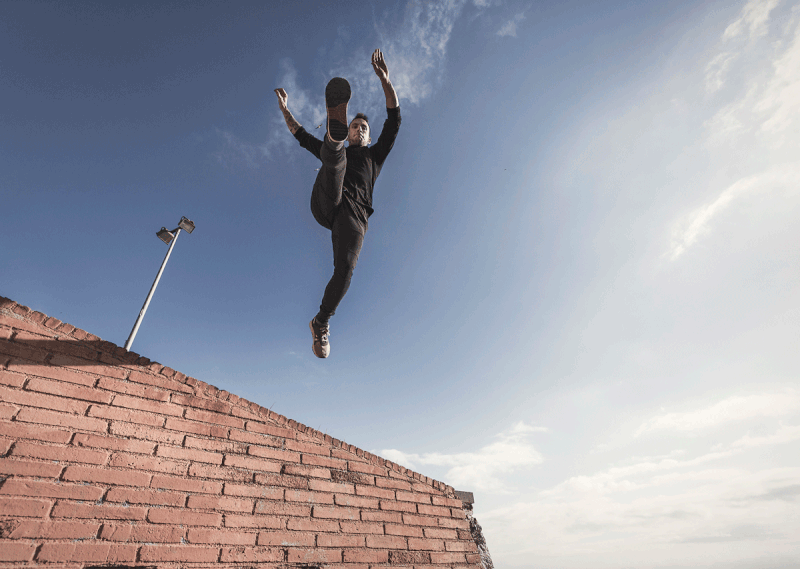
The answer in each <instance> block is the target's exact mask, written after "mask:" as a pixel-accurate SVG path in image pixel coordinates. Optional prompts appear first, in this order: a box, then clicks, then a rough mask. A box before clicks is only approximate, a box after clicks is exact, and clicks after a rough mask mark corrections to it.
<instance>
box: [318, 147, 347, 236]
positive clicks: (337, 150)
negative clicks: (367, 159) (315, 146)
mask: <svg viewBox="0 0 800 569" xmlns="http://www.w3.org/2000/svg"><path fill="white" fill-rule="evenodd" d="M319 155H320V159H321V160H322V166H320V168H319V173H318V174H317V179H316V180H315V181H314V188H313V189H312V190H311V213H312V214H313V215H314V219H316V220H317V223H319V224H320V225H321V226H322V227H324V228H326V229H331V227H332V226H333V218H334V217H335V216H336V211H337V210H338V209H339V206H340V205H341V203H342V183H343V182H344V173H345V170H346V169H347V155H346V154H345V149H344V143H342V142H339V143H335V142H333V141H331V140H330V139H329V138H328V136H327V135H325V141H324V142H323V143H322V149H321V150H320V152H319Z"/></svg>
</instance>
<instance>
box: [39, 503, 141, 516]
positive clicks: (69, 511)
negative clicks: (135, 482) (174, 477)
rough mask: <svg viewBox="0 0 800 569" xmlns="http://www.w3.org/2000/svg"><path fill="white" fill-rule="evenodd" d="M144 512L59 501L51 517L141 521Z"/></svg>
mask: <svg viewBox="0 0 800 569" xmlns="http://www.w3.org/2000/svg"><path fill="white" fill-rule="evenodd" d="M146 512H147V509H146V508H138V507H125V506H111V505H106V504H99V505H98V504H76V503H74V502H62V501H59V502H57V503H56V507H55V508H54V509H53V513H52V517H54V518H81V519H89V520H143V519H144V516H145V513H146Z"/></svg>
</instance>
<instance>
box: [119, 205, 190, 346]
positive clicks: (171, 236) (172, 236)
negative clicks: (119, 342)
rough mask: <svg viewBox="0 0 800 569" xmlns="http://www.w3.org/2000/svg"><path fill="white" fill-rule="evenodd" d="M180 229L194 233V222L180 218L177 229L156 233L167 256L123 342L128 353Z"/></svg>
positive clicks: (163, 228)
mask: <svg viewBox="0 0 800 569" xmlns="http://www.w3.org/2000/svg"><path fill="white" fill-rule="evenodd" d="M181 229H183V230H185V231H186V232H187V233H191V232H192V231H194V222H193V221H192V220H190V219H186V217H181V220H180V221H179V222H178V227H176V228H175V229H173V230H171V231H168V230H167V228H166V227H162V228H161V230H160V231H157V232H156V235H157V236H158V238H159V239H161V240H162V241H163V242H164V243H166V244H168V245H169V249H168V250H167V256H166V257H164V262H162V263H161V268H160V269H158V274H157V275H156V280H155V281H153V286H151V287H150V292H149V293H147V298H146V299H145V301H144V305H143V306H142V309H141V310H140V311H139V318H137V319H136V324H134V325H133V330H131V335H130V336H128V341H127V342H125V350H126V351H130V349H131V344H133V339H134V338H135V337H136V332H138V331H139V325H140V324H141V323H142V318H144V313H145V312H147V307H148V306H149V305H150V299H151V298H153V293H154V292H155V291H156V287H157V286H158V281H159V279H160V278H161V273H163V272H164V267H166V266H167V261H169V255H170V253H172V248H173V247H174V246H175V243H176V242H177V241H178V235H180V234H181ZM170 243H171V244H170Z"/></svg>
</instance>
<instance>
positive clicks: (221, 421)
mask: <svg viewBox="0 0 800 569" xmlns="http://www.w3.org/2000/svg"><path fill="white" fill-rule="evenodd" d="M185 417H186V418H187V419H189V420H190V421H201V422H203V423H215V424H217V425H225V426H226V427H233V428H235V429H241V428H243V427H244V421H243V420H242V419H239V418H238V417H231V416H230V415H222V414H220V413H214V412H213V411H204V410H202V409H192V408H189V409H186V414H185Z"/></svg>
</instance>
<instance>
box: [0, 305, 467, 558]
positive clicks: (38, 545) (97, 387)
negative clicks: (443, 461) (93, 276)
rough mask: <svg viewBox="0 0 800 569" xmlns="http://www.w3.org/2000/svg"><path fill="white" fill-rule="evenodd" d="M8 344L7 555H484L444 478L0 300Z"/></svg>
mask: <svg viewBox="0 0 800 569" xmlns="http://www.w3.org/2000/svg"><path fill="white" fill-rule="evenodd" d="M12 312H13V314H15V315H17V316H12V315H11V313H12ZM43 340H44V341H43ZM0 354H4V358H5V359H3V360H2V365H3V366H5V367H1V366H0V457H2V459H0V475H2V476H0V517H2V520H1V521H2V525H0V563H8V564H15V565H14V566H18V567H22V566H27V565H33V564H41V565H42V566H44V565H45V564H46V565H47V566H48V567H53V568H59V569H87V567H90V566H120V565H126V566H133V565H136V566H159V567H160V566H163V567H165V568H167V567H171V568H173V569H174V568H176V567H180V566H195V567H211V566H219V567H223V568H228V569H232V568H233V567H237V566H238V567H262V566H263V567H265V569H267V568H268V569H273V568H275V567H282V566H284V565H285V566H326V567H330V568H336V567H339V568H340V569H376V568H379V567H386V566H391V567H394V568H396V569H432V568H434V567H438V568H441V569H456V568H459V569H460V568H462V567H467V566H469V567H473V568H474V567H476V566H477V565H478V564H479V556H478V553H477V546H476V545H475V543H474V542H473V541H472V536H471V534H470V531H469V523H468V521H467V519H466V517H465V514H464V512H463V510H462V504H461V502H460V501H459V500H457V499H456V498H455V497H454V494H453V490H452V488H450V487H448V486H446V485H445V484H443V483H441V482H437V481H434V480H431V479H429V478H427V477H425V476H422V475H420V474H418V473H415V472H412V471H410V470H407V469H406V468H404V467H402V466H400V465H397V464H394V463H391V462H389V461H385V460H383V459H381V458H380V457H377V456H374V455H372V454H370V453H368V452H365V451H363V450H361V449H358V448H356V447H354V446H352V445H349V444H347V443H344V442H342V441H340V440H337V439H335V438H332V437H330V436H329V435H325V434H323V433H320V432H317V431H315V430H314V429H312V428H310V427H307V426H306V425H302V424H300V423H298V422H296V421H293V420H291V419H288V418H286V417H283V416H281V415H279V414H277V413H275V412H274V411H271V410H268V409H266V408H264V407H261V406H259V405H257V404H255V403H252V402H249V401H246V400H244V399H242V398H240V397H238V396H236V395H235V394H232V393H228V392H225V391H220V390H219V389H217V388H216V387H214V386H212V385H208V384H206V383H203V382H202V381H199V380H197V379H194V378H190V377H187V376H185V375H184V374H182V373H180V372H176V371H175V370H173V369H171V368H169V367H166V366H164V365H162V364H159V363H155V362H151V361H150V360H148V359H147V358H143V357H141V356H139V355H138V354H135V353H132V352H126V351H125V350H123V349H121V348H119V347H118V346H115V345H113V344H111V343H109V342H104V341H102V340H100V339H99V338H97V337H96V336H93V335H91V334H89V333H87V332H84V331H82V330H79V329H77V328H75V327H73V326H71V325H69V324H67V323H63V322H61V321H59V320H57V319H52V318H49V317H47V316H46V315H43V314H40V313H37V312H33V311H31V310H30V309H28V308H27V307H22V306H20V305H17V304H16V303H13V302H12V301H8V300H7V299H2V298H0ZM10 566H11V565H9V567H10ZM4 567H6V565H3V568H4ZM3 568H0V569H3Z"/></svg>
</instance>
